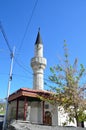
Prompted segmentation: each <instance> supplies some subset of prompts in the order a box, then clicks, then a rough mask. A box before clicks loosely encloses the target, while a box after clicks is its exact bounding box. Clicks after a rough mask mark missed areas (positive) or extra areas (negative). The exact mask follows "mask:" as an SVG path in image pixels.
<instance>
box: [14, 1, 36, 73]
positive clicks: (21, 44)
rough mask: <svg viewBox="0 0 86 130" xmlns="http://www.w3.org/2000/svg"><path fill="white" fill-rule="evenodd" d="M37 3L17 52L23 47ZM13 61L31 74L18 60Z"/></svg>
mask: <svg viewBox="0 0 86 130" xmlns="http://www.w3.org/2000/svg"><path fill="white" fill-rule="evenodd" d="M37 3H38V0H36V1H35V4H34V7H33V9H32V13H31V15H30V18H29V20H28V23H27V26H26V29H25V32H24V35H23V38H22V40H21V43H20V46H19V48H18V51H20V50H21V48H22V46H23V43H24V39H25V36H26V34H27V30H28V28H29V26H30V23H31V20H32V17H33V14H34V12H35V9H36V6H37ZM14 59H15V61H16V63H17V64H18V65H19V66H20V67H21V68H22V69H24V70H25V71H27V72H29V73H31V72H30V71H29V70H28V69H27V68H26V67H25V65H23V64H22V63H21V62H20V61H19V60H18V58H14ZM31 74H32V73H31Z"/></svg>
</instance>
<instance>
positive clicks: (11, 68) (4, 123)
mask: <svg viewBox="0 0 86 130" xmlns="http://www.w3.org/2000/svg"><path fill="white" fill-rule="evenodd" d="M14 53H15V47H14V48H13V52H12V53H11V65H10V74H9V79H8V88H7V97H6V112H5V116H4V122H3V130H6V127H7V116H8V98H9V94H10V86H11V81H12V70H13V61H14Z"/></svg>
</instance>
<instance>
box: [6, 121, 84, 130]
mask: <svg viewBox="0 0 86 130" xmlns="http://www.w3.org/2000/svg"><path fill="white" fill-rule="evenodd" d="M8 129H9V130H86V128H77V127H59V126H44V125H36V124H30V123H29V122H24V121H14V122H12V123H11V124H10V126H9V128H8Z"/></svg>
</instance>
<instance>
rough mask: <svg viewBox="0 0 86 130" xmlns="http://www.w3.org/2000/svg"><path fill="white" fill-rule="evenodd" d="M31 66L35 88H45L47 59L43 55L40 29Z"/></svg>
mask: <svg viewBox="0 0 86 130" xmlns="http://www.w3.org/2000/svg"><path fill="white" fill-rule="evenodd" d="M31 67H32V69H33V89H36V90H43V89H44V80H43V77H44V74H43V73H44V69H45V67H46V59H45V58H44V57H43V44H42V40H41V36H40V30H39V31H38V35H37V38H36V42H35V55H34V57H33V58H32V59H31Z"/></svg>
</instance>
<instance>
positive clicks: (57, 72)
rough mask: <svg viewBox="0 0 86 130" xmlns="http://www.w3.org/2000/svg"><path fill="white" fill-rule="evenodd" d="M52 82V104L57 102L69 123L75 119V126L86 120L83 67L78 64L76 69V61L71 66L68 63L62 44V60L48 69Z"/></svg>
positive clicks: (66, 53)
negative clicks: (66, 115) (66, 114)
mask: <svg viewBox="0 0 86 130" xmlns="http://www.w3.org/2000/svg"><path fill="white" fill-rule="evenodd" d="M50 71H51V76H49V80H50V81H52V83H53V84H51V89H52V90H53V91H54V92H55V94H54V95H53V97H54V100H53V103H54V102H55V103H56V102H57V103H58V105H59V106H61V107H63V108H64V112H66V113H68V117H69V121H70V122H71V121H72V122H74V119H76V122H77V126H79V125H80V122H82V121H85V120H86V112H85V111H86V99H85V96H84V95H85V91H86V85H85V83H82V82H83V77H84V76H85V67H84V66H83V64H80V66H79V67H78V61H77V59H75V60H74V63H73V65H71V63H70V61H69V55H68V48H67V44H64V60H63V64H61V62H60V63H59V64H57V65H55V66H54V67H51V68H50Z"/></svg>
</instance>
